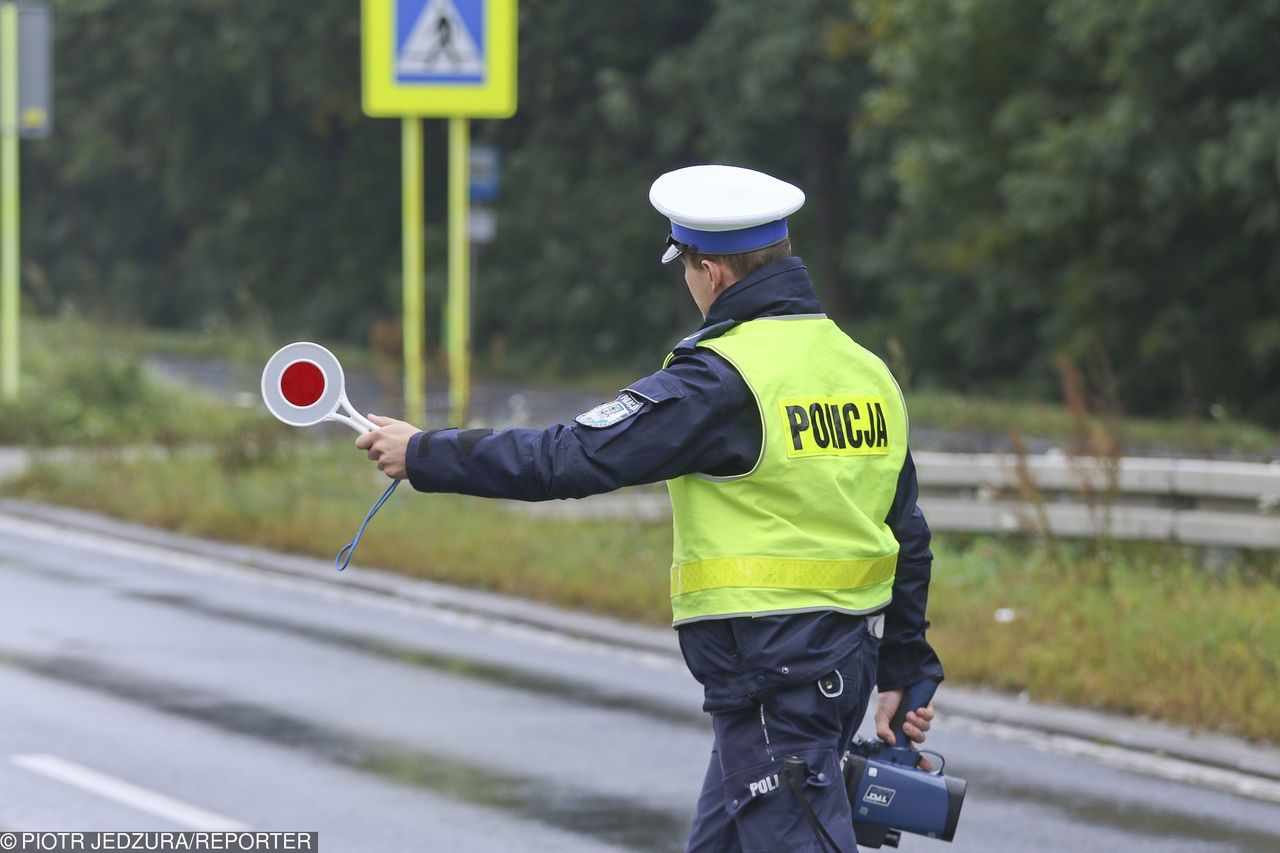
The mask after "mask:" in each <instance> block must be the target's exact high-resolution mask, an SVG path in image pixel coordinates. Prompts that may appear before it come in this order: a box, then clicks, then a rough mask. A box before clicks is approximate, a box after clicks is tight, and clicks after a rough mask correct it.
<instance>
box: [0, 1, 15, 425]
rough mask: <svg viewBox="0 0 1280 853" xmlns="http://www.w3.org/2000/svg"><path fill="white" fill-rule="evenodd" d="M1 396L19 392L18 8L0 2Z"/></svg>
mask: <svg viewBox="0 0 1280 853" xmlns="http://www.w3.org/2000/svg"><path fill="white" fill-rule="evenodd" d="M0 62H3V63H4V67H3V69H0V78H3V79H0V125H3V128H2V129H0V134H3V138H2V139H0V255H3V257H0V362H3V365H2V366H0V396H3V398H4V401H5V402H7V403H8V402H13V401H14V400H15V399H16V398H17V396H18V358H19V354H18V309H19V304H18V245H19V244H18V7H17V5H16V4H14V3H4V4H3V5H0Z"/></svg>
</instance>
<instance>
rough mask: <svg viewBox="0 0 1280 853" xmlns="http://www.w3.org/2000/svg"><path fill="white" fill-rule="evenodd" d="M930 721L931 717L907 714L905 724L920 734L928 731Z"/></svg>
mask: <svg viewBox="0 0 1280 853" xmlns="http://www.w3.org/2000/svg"><path fill="white" fill-rule="evenodd" d="M930 719H931V717H922V716H920V715H918V714H915V713H911V714H907V722H908V723H910V724H911V725H913V726H915V727H916V728H917V729H919V730H920V731H922V732H927V731H929V726H930V725H931V724H930V722H929V720H930Z"/></svg>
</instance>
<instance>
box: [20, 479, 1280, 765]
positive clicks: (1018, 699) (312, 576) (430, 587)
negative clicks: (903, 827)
mask: <svg viewBox="0 0 1280 853" xmlns="http://www.w3.org/2000/svg"><path fill="white" fill-rule="evenodd" d="M0 513H3V514H5V515H8V516H10V517H12V518H15V519H22V520H27V521H32V522H38V523H41V524H47V525H53V526H57V527H64V528H68V529H72V530H77V531H82V532H90V533H96V534H99V535H104V536H110V537H114V538H118V539H123V540H127V541H130V542H134V543H139V544H144V545H149V546H153V547H159V548H165V549H170V550H174V551H178V552H181V553H185V554H194V555H198V556H201V557H205V558H211V559H217V560H220V561H225V562H229V563H232V564H235V565H237V566H240V567H244V568H249V569H254V570H258V571H264V572H270V573H277V574H284V575H290V576H295V577H305V578H306V579H308V580H310V581H318V582H324V583H332V584H335V585H340V586H344V587H348V588H356V589H360V590H362V591H365V592H370V593H374V594H379V595H386V596H391V597H396V598H401V599H405V600H409V601H413V602H418V603H423V604H429V605H431V606H434V607H443V608H446V609H450V610H454V611H457V612H460V613H475V614H479V615H483V616H485V617H488V618H498V619H503V620H507V621H511V622H516V623H523V624H528V625H531V626H533V627H537V628H539V629H542V630H548V631H553V632H557V633H561V634H565V635H567V636H570V637H574V638H577V639H581V640H588V641H595V642H601V643H606V644H609V645H614V646H622V647H624V648H628V649H633V650H636V651H642V652H646V653H651V654H658V655H662V656H665V657H669V658H670V659H671V660H672V662H673V663H678V662H680V661H681V655H680V651H679V645H678V642H677V638H676V634H675V632H674V631H672V630H670V629H664V628H655V627H652V626H647V625H637V624H634V623H627V622H622V621H620V620H616V619H611V618H609V617H604V616H597V615H594V614H588V613H582V612H578V611H571V610H565V609H563V608H559V607H554V606H552V605H548V604H542V603H539V602H530V601H527V600H525V599H520V598H515V597H512V596H507V595H502V594H499V593H493V592H486V591H481V590H472V589H464V588H460V587H454V586H448V585H445V584H441V583H437V582H434V581H427V580H420V579H415V578H409V577H405V576H403V575H398V574H394V573H391V572H388V571H384V570H379V569H370V568H364V567H353V568H355V571H351V570H348V572H346V573H344V574H338V573H337V572H335V571H334V570H333V567H332V565H331V564H330V563H328V561H325V560H321V559H317V558H313V557H302V556H297V555H292V554H282V553H279V552H274V551H269V550H266V549H263V548H257V547H253V546H246V545H238V544H230V543H225V542H217V541H213V540H207V539H199V538H196V537H192V536H186V535H183V534H178V533H172V532H169V531H165V530H158V529H155V528H151V527H147V526H144V525H140V524H135V523H132V522H126V521H120V520H118V519H114V518H110V517H107V516H104V515H100V514H97V513H92V512H88V511H85V510H78V509H70V508H67V507H60V506H52V505H47V504H39V503H32V502H27V501H19V500H14V499H8V498H0ZM937 705H938V711H939V714H940V715H956V716H957V717H963V718H966V719H969V720H976V721H979V722H982V723H991V724H999V725H1005V726H1012V727H1016V728H1019V729H1024V730H1030V731H1033V732H1039V733H1043V734H1046V735H1054V736H1065V737H1071V738H1076V739H1079V740H1083V741H1088V742H1090V743H1094V744H1099V745H1105V746H1114V747H1119V748H1123V749H1128V750H1133V751H1137V752H1143V753H1149V754H1154V755H1159V756H1165V757H1169V758H1176V759H1180V760H1183V761H1187V762H1191V763H1193V764H1198V765H1201V766H1204V767H1208V768H1215V769H1218V770H1225V771H1230V772H1235V773H1244V774H1248V775H1251V776H1256V777H1259V778H1262V779H1267V780H1272V781H1280V748H1277V747H1276V746H1272V745H1264V744H1256V743H1250V742H1248V741H1245V740H1243V739H1240V738H1235V737H1231V736H1229V735H1224V734H1218V733H1212V732H1198V731H1195V730H1192V729H1189V728H1185V727H1180V726H1173V725H1169V724H1166V723H1160V722H1155V721H1151V720H1144V719H1140V718H1133V717H1125V716H1119V715H1115V714H1110V713H1105V712H1102V711H1097V710H1092V709H1084V708H1074V707H1068V706H1062V705H1056V704H1050V703H1042V702H1036V701H1033V700H1032V699H1030V698H1029V697H1027V696H1025V695H1020V696H1018V695H1008V694H1003V693H998V692H995V691H990V690H984V689H974V688H967V687H960V686H955V685H953V684H947V685H946V686H945V687H944V688H943V690H942V692H940V694H939V698H938V701H937Z"/></svg>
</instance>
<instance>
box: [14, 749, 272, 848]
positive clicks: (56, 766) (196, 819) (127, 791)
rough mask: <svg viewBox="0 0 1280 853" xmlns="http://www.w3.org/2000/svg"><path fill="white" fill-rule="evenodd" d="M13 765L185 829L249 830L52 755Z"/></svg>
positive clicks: (19, 757) (27, 758)
mask: <svg viewBox="0 0 1280 853" xmlns="http://www.w3.org/2000/svg"><path fill="white" fill-rule="evenodd" d="M10 760H11V761H12V762H13V764H14V765H16V766H18V767H21V768H22V769H23V770H29V771H31V772H32V773H39V774H40V775H42V776H47V777H49V778H50V779H56V780H58V781H59V782H63V783H65V784H67V785H71V786H72V787H74V788H79V789H80V790H82V791H88V792H90V793H92V794H97V795H98V796H100V797H105V798H106V799H108V800H114V801H115V802H117V803H121V804H122V805H126V806H129V807H130V808H134V809H137V810H138V811H143V812H146V813H148V814H152V815H155V816H156V817H161V818H164V819H165V820H168V821H172V822H173V823H176V824H179V825H180V826H185V827H187V828H188V829H199V830H206V831H223V832H241V831H244V830H247V829H249V827H248V826H247V825H245V824H243V823H241V822H240V821H238V820H232V819H231V818H229V817H224V816H223V815H220V814H215V813H213V812H210V811H205V810H204V809H201V808H196V807H195V806H192V805H188V804H187V803H184V802H181V801H179V800H175V799H173V798H171V797H166V796H164V795H163V794H157V793H156V792H155V791H148V790H147V789H146V788H139V787H138V786H137V785H133V784H130V783H129V782H125V781H124V780H123V779H116V778H115V777H113V776H107V775H106V774H104V773H99V772H98V771H96V770H90V769H89V768H87V767H81V766H80V765H79V764H73V763H72V762H70V761H64V760H63V759H61V758H58V757H57V756H54V755H15V756H13V757H12V759H10Z"/></svg>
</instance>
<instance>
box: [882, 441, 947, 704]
mask: <svg viewBox="0 0 1280 853" xmlns="http://www.w3.org/2000/svg"><path fill="white" fill-rule="evenodd" d="M919 494H920V488H919V485H918V484H917V482H916V466H915V462H913V461H912V459H911V452H910V451H908V452H907V458H906V461H905V462H904V463H903V465H902V472H901V474H899V476H898V492H897V495H896V496H895V497H894V501H893V506H892V507H891V508H890V510H889V516H888V518H887V519H886V522H887V523H888V525H889V527H890V529H891V530H892V531H893V535H894V538H896V539H897V540H898V545H899V552H898V571H897V576H896V577H895V578H894V582H893V600H892V601H891V602H890V604H889V607H888V608H887V609H886V610H885V624H884V638H883V639H882V640H881V642H880V673H879V676H878V678H877V682H878V686H879V688H880V690H882V691H883V690H897V689H899V688H905V687H909V686H911V685H912V684H915V683H916V682H917V681H921V680H923V679H925V678H934V679H936V680H938V681H941V680H942V678H943V671H942V662H941V661H939V660H938V655H937V654H936V653H935V652H934V650H933V647H932V646H930V645H929V642H928V640H926V639H925V631H926V630H927V629H928V627H929V621H928V620H927V619H926V618H925V606H926V605H927V604H928V601H929V577H930V574H931V572H932V568H933V552H932V551H931V550H929V543H930V539H931V536H930V533H929V525H928V524H927V523H925V519H924V513H922V512H921V511H920V507H919V506H918V505H917V504H916V501H917V499H918V498H919Z"/></svg>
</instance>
